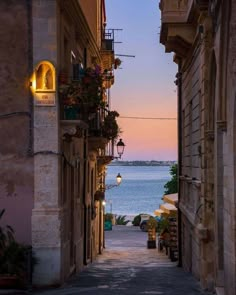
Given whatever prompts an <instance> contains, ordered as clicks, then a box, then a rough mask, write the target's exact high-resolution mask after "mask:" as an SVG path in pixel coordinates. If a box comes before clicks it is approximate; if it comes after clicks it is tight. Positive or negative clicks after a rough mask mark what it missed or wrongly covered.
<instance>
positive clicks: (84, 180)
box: [83, 130, 88, 265]
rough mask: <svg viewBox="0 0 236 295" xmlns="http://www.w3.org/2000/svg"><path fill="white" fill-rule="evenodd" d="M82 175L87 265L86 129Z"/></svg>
mask: <svg viewBox="0 0 236 295" xmlns="http://www.w3.org/2000/svg"><path fill="white" fill-rule="evenodd" d="M83 170H84V177H83V205H84V265H87V215H88V214H87V207H86V187H87V186H86V184H87V182H86V179H87V130H84V167H83Z"/></svg>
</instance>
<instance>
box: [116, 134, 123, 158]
mask: <svg viewBox="0 0 236 295" xmlns="http://www.w3.org/2000/svg"><path fill="white" fill-rule="evenodd" d="M116 148H117V154H118V155H119V157H118V158H121V156H122V155H123V153H124V149H125V144H124V142H123V141H122V139H121V138H120V140H119V142H118V143H117V145H116Z"/></svg>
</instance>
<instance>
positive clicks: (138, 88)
mask: <svg viewBox="0 0 236 295" xmlns="http://www.w3.org/2000/svg"><path fill="white" fill-rule="evenodd" d="M106 6H107V17H108V24H107V28H122V31H115V41H118V42H119V41H120V42H122V43H118V44H115V53H116V54H124V55H135V58H132V57H123V56H119V55H118V57H119V58H120V59H121V60H122V64H121V66H120V68H119V69H117V70H115V84H114V85H113V87H112V88H111V92H110V93H111V109H112V110H116V111H117V112H118V113H119V114H120V116H132V117H148V118H150V117H155V118H156V117H161V118H163V117H165V118H176V117H177V92H176V85H175V83H174V81H175V79H176V78H175V75H176V73H177V66H176V64H174V63H173V55H172V54H167V53H165V48H164V47H163V46H162V45H161V44H160V42H159V32H160V11H159V9H158V5H157V1H143V0H129V1H127V0H119V1H118V0H117V1H110V0H107V1H106ZM133 7H135V17H134V16H133ZM141 20H145V21H141ZM118 122H119V125H120V128H121V130H122V134H121V138H122V139H123V141H124V143H125V144H126V147H125V152H124V155H123V156H122V159H123V160H177V120H171V121H168V120H139V119H123V118H118Z"/></svg>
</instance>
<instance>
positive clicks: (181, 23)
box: [160, 0, 196, 58]
mask: <svg viewBox="0 0 236 295" xmlns="http://www.w3.org/2000/svg"><path fill="white" fill-rule="evenodd" d="M194 9H195V4H194V1H193V0H161V2H160V10H161V19H162V25H161V33H160V42H161V43H162V44H163V45H164V46H165V48H166V52H175V53H176V55H177V56H179V57H180V58H184V57H186V55H187V53H188V51H189V49H190V48H191V46H192V44H193V42H194V38H195V36H196V27H195V26H194V25H193V22H192V20H193V17H194V13H195V10H194Z"/></svg>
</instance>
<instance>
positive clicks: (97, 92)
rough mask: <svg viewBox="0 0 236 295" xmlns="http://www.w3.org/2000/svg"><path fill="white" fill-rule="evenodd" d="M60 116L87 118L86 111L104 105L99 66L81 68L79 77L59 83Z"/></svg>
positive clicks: (76, 118)
mask: <svg viewBox="0 0 236 295" xmlns="http://www.w3.org/2000/svg"><path fill="white" fill-rule="evenodd" d="M59 95H60V101H61V117H62V119H65V120H87V119H88V116H87V115H88V113H89V112H94V111H96V110H97V109H98V108H99V107H104V106H105V103H106V102H105V101H104V86H103V74H102V73H101V70H100V67H98V66H96V67H95V68H87V69H85V70H82V69H81V72H80V75H79V79H78V80H72V81H71V82H70V83H68V82H67V81H66V79H64V80H63V82H62V83H61V84H60V85H59Z"/></svg>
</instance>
